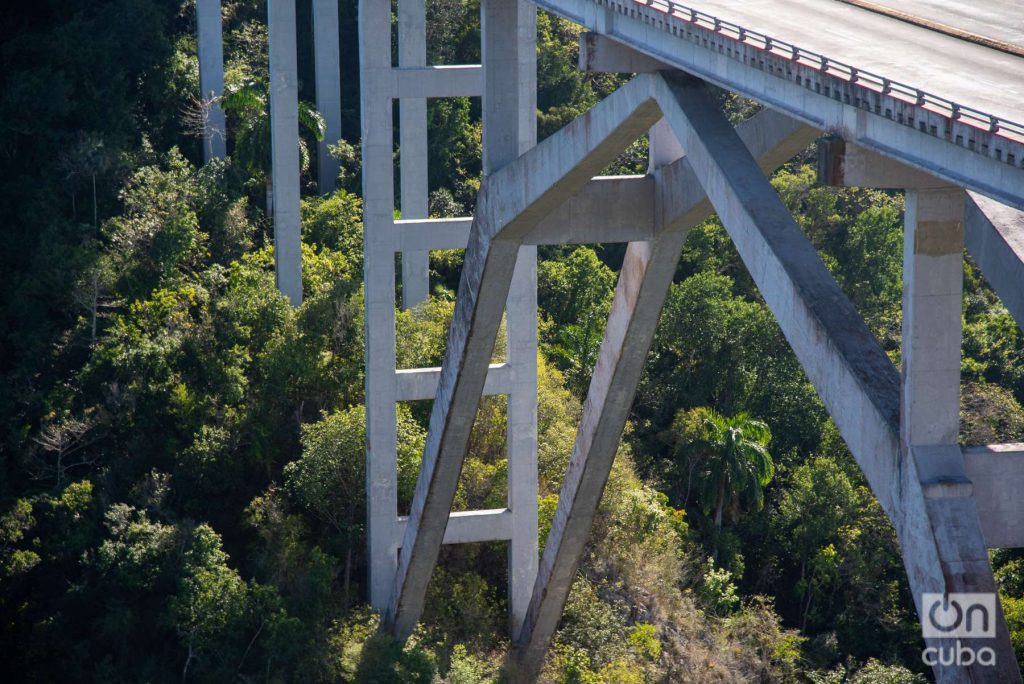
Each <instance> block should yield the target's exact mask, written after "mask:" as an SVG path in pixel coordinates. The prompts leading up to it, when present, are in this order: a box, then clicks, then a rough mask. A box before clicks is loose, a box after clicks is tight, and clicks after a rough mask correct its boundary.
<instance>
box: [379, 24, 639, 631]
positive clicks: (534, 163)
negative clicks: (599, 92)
mask: <svg viewBox="0 0 1024 684" xmlns="http://www.w3.org/2000/svg"><path fill="white" fill-rule="evenodd" d="M485 30H486V29H485ZM650 80H651V79H650V78H649V77H643V76H641V77H638V78H637V79H634V81H632V82H631V83H629V84H627V85H626V86H624V87H623V88H621V89H620V90H618V91H617V92H616V93H614V94H613V95H611V96H610V97H608V98H607V99H605V100H604V101H602V102H601V103H600V104H598V105H597V106H595V107H594V108H593V109H592V110H591V111H589V112H588V113H586V114H584V115H583V116H581V117H580V118H579V119H577V120H576V121H574V122H573V123H571V124H569V125H568V126H566V127H565V128H564V129H562V131H560V132H559V133H556V134H555V135H553V136H551V137H550V138H547V139H546V140H545V141H544V142H542V143H541V144H539V145H537V146H536V147H534V148H532V149H530V150H529V151H527V152H526V153H525V154H523V155H522V156H520V157H519V158H518V159H516V161H514V162H512V163H511V164H507V165H506V166H504V167H502V168H501V169H500V170H499V171H497V172H495V173H493V174H492V175H490V176H488V177H486V178H485V179H484V182H483V185H482V187H481V190H480V194H479V197H478V200H477V210H476V214H475V216H474V220H473V230H472V232H471V234H470V242H469V246H468V248H467V250H466V256H465V262H464V265H463V269H462V276H461V279H460V282H459V291H458V296H457V297H456V301H455V314H454V318H453V321H452V326H451V330H450V333H449V337H448V342H447V345H446V347H445V354H444V361H443V363H442V366H441V380H440V384H439V386H438V391H437V396H436V397H435V399H434V405H433V410H432V413H431V417H430V427H429V431H428V433H427V443H426V447H425V450H424V454H423V461H422V464H421V466H420V476H419V479H418V481H417V484H416V492H415V495H414V497H413V504H412V511H411V514H410V516H409V525H408V527H407V529H406V534H405V540H404V542H403V544H402V551H401V554H400V556H399V564H398V571H397V573H396V576H395V589H394V592H393V594H392V599H391V602H390V604H389V608H388V610H387V612H386V614H385V616H384V621H383V625H384V628H385V629H387V630H388V631H390V632H391V633H392V634H393V635H394V636H395V637H396V638H398V639H404V638H406V637H408V635H409V634H410V633H411V632H412V630H413V628H414V627H415V625H416V622H417V620H418V619H419V616H420V613H421V612H422V608H423V600H424V596H425V593H426V587H427V583H428V582H429V580H430V575H431V572H432V571H433V568H434V565H435V563H436V560H437V554H438V552H439V550H440V546H441V542H442V539H443V536H444V529H445V525H446V523H447V520H448V514H449V511H450V510H451V505H452V501H453V499H454V496H455V489H456V486H457V484H458V477H459V473H460V472H461V469H462V463H463V460H464V458H465V454H466V446H467V443H468V440H469V432H470V428H471V427H472V424H473V418H474V416H475V414H476V408H477V406H478V404H479V401H480V396H481V392H482V390H483V384H484V378H485V375H486V369H487V365H488V362H489V360H490V356H491V353H492V350H493V348H494V340H495V335H496V334H497V331H498V325H499V323H500V322H501V313H502V308H503V307H502V304H503V303H504V301H505V299H506V297H507V296H508V294H509V289H510V286H511V282H512V275H513V271H514V269H515V265H516V260H517V256H518V253H519V247H520V241H521V239H522V236H523V235H525V234H526V233H527V232H529V230H530V229H532V228H533V227H534V226H535V225H536V223H537V222H538V221H539V220H540V219H541V218H543V216H544V215H546V214H547V213H548V212H550V211H551V210H552V209H554V208H556V207H558V206H559V205H560V204H561V203H562V202H564V201H565V199H566V198H567V197H568V196H571V195H572V194H573V193H575V192H577V191H579V190H580V189H581V188H582V187H583V186H584V185H585V184H586V183H587V181H589V180H590V178H591V177H592V176H593V175H594V174H595V173H597V172H598V171H599V170H600V169H601V168H603V167H604V166H606V165H607V164H608V163H609V162H611V160H612V159H614V158H615V156H616V155H617V154H618V153H619V152H621V151H622V150H623V149H625V147H626V146H627V145H628V144H629V143H630V142H632V141H633V140H635V139H636V138H637V137H639V135H640V134H641V133H642V132H643V131H644V130H645V129H646V128H648V127H649V126H650V125H651V124H653V123H654V121H655V120H657V107H656V106H655V105H654V104H653V102H652V100H651V99H650V96H649V94H648V92H649V86H650ZM506 144H507V146H508V148H509V149H510V150H516V149H517V141H515V140H512V141H511V142H510V143H506ZM495 147H496V146H494V145H492V148H491V153H492V154H496V153H498V150H497V149H495ZM487 163H488V162H487V161H485V165H486V164H487ZM510 479H511V478H510Z"/></svg>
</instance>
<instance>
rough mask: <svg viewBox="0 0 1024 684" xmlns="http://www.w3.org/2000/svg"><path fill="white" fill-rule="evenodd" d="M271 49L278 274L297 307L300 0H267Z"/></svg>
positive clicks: (299, 266)
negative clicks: (297, 35) (297, 13)
mask: <svg viewBox="0 0 1024 684" xmlns="http://www.w3.org/2000/svg"><path fill="white" fill-rule="evenodd" d="M267 26H268V31H269V35H268V42H269V52H270V166H271V171H270V176H271V186H272V187H271V199H272V203H273V212H272V213H273V218H274V277H275V278H276V280H277V289H279V290H280V291H281V292H282V294H284V296H286V297H287V298H288V301H290V302H291V304H292V306H298V305H299V304H301V303H302V244H301V226H300V223H299V144H298V140H299V77H298V73H297V66H296V59H297V52H296V44H295V40H296V38H295V2H294V0H267Z"/></svg>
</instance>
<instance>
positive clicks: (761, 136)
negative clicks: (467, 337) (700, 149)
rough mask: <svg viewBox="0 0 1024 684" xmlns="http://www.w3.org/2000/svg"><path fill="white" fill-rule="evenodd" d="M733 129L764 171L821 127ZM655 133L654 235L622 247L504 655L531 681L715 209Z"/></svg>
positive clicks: (776, 117)
mask: <svg viewBox="0 0 1024 684" xmlns="http://www.w3.org/2000/svg"><path fill="white" fill-rule="evenodd" d="M737 133H738V135H739V137H740V139H741V140H742V141H743V143H744V144H745V145H746V146H747V148H748V149H749V150H750V151H751V153H753V154H754V155H756V156H757V158H758V163H759V164H760V165H761V167H762V168H764V169H765V170H766V171H771V170H774V169H775V168H777V167H778V166H780V165H781V164H783V163H784V162H785V161H787V160H789V159H790V158H792V156H793V155H795V154H797V153H798V152H800V151H802V150H803V149H805V148H806V147H807V145H809V144H810V143H811V142H813V140H814V139H815V138H816V137H817V135H818V133H817V132H816V131H815V130H814V129H812V128H810V127H808V126H804V125H802V124H800V123H798V122H795V121H793V120H792V119H789V118H788V117H784V116H782V115H780V114H777V113H775V112H771V111H764V112H761V113H759V114H757V115H756V116H754V117H752V118H751V119H749V120H747V121H745V122H743V123H742V124H740V126H739V127H738V129H737ZM651 140H652V147H651V169H650V170H651V174H652V175H650V176H648V177H649V178H650V179H651V180H652V181H653V185H654V189H653V194H654V196H653V198H652V201H651V206H653V207H655V213H656V219H655V226H652V232H653V233H654V235H655V236H656V237H655V238H653V241H652V242H647V243H636V242H635V243H631V244H630V245H629V247H628V248H627V251H626V257H625V260H624V261H623V267H622V271H621V272H620V274H619V280H618V283H617V285H616V290H615V295H614V299H613V303H612V310H611V313H610V316H609V320H608V325H607V327H606V330H605V333H604V338H603V339H602V342H601V350H600V352H599V356H598V363H597V366H596V368H595V370H594V377H593V379H592V380H591V384H590V390H589V392H588V395H587V401H586V403H585V405H584V409H583V418H582V420H581V422H580V427H579V430H578V431H577V435H576V442H575V444H574V446H573V452H572V455H571V457H570V465H569V470H568V474H567V476H566V480H565V483H564V484H563V487H562V492H561V495H560V497H559V504H558V508H557V510H556V513H555V518H554V521H553V523H552V527H551V532H550V533H549V535H548V542H547V544H546V546H545V548H544V556H543V558H542V561H541V572H540V574H539V575H538V578H537V583H536V585H535V586H534V590H533V597H532V600H531V604H530V612H529V614H528V618H527V621H526V623H525V624H524V626H523V629H522V630H521V631H520V632H519V634H518V635H517V636H516V638H515V640H514V642H513V650H512V652H511V653H510V655H509V673H510V676H511V678H512V681H514V682H528V681H533V678H535V677H536V674H537V672H538V671H539V669H540V667H541V666H542V665H543V660H544V654H545V652H546V650H547V648H548V645H549V643H550V640H551V636H552V634H553V633H554V630H555V628H556V627H557V625H558V620H559V617H560V615H561V612H562V610H563V608H564V606H565V601H566V599H567V597H568V593H569V590H570V588H571V584H572V578H573V576H574V574H575V571H576V568H577V566H578V564H579V560H580V557H581V555H582V552H583V547H584V544H585V542H586V538H587V535H588V534H589V531H590V527H591V524H592V521H593V517H594V514H595V512H596V509H597V506H598V503H599V502H600V499H601V493H602V491H603V489H604V484H605V482H606V481H607V478H608V473H609V471H610V469H611V465H612V459H613V458H614V456H615V451H616V449H617V447H618V443H619V439H620V437H621V433H622V427H623V425H624V424H625V420H626V417H627V416H628V412H629V409H630V407H631V405H632V400H633V396H634V394H635V392H636V386H637V383H638V382H639V377H640V372H641V371H642V369H643V362H644V360H645V358H646V355H647V351H648V349H649V347H650V343H651V339H652V338H653V334H654V330H655V328H656V326H657V321H658V316H659V314H660V312H661V307H662V305H663V303H664V298H665V294H666V292H667V290H668V286H669V285H670V284H671V281H672V277H673V275H674V273H675V269H676V265H677V263H678V261H679V253H680V251H681V249H682V245H683V242H684V241H685V239H686V235H687V233H688V231H689V229H690V228H691V227H693V226H695V225H697V224H698V223H700V222H701V221H703V220H704V219H706V218H707V217H708V216H710V214H711V212H712V207H711V204H710V202H708V200H707V198H706V196H705V195H704V193H703V191H702V190H701V189H700V185H699V183H698V181H697V177H696V174H695V172H694V170H693V168H692V167H691V166H690V163H689V162H688V161H687V159H686V158H685V157H682V156H681V155H682V148H681V147H680V146H679V145H678V142H677V141H676V139H675V135H674V134H673V133H672V131H671V130H670V129H669V128H668V126H667V125H666V124H665V122H664V121H661V122H659V123H658V124H656V125H655V127H654V128H652V129H651ZM556 213H557V212H556ZM553 216H554V214H553V215H552V217H553Z"/></svg>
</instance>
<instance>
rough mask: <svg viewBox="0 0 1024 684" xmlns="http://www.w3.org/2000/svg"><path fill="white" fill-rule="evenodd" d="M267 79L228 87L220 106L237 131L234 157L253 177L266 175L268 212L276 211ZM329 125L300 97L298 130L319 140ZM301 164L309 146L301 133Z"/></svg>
mask: <svg viewBox="0 0 1024 684" xmlns="http://www.w3.org/2000/svg"><path fill="white" fill-rule="evenodd" d="M268 91H269V89H268V86H267V84H266V83H265V82H262V81H259V80H251V81H246V82H245V83H243V84H241V85H237V86H232V87H229V88H227V92H225V94H224V97H223V98H221V102H220V104H221V107H223V108H224V111H225V112H226V113H227V115H228V116H230V117H232V125H231V126H229V128H230V130H231V131H233V132H234V135H233V143H234V147H233V149H232V151H231V157H232V160H233V161H234V163H235V164H238V165H239V166H240V167H241V168H242V169H244V170H245V172H246V173H247V174H248V176H249V177H250V178H260V179H263V181H264V183H265V184H266V192H267V195H266V198H267V206H266V209H267V215H268V216H269V215H271V214H272V213H273V194H272V191H273V182H274V181H273V177H272V175H271V173H270V99H269V97H268V95H267V93H268ZM326 129H327V125H326V124H325V123H324V118H323V117H322V116H321V115H320V112H318V111H317V110H316V108H315V107H313V105H311V104H309V103H308V102H304V101H302V100H299V132H300V133H301V132H303V131H305V132H306V133H308V134H309V135H311V136H312V137H313V138H314V139H315V140H316V141H317V142H320V141H321V140H323V139H324V131H325V130H326ZM299 165H300V168H301V169H302V170H303V171H305V170H306V169H308V168H309V148H308V147H307V145H306V141H305V140H303V139H302V136H301V135H300V136H299Z"/></svg>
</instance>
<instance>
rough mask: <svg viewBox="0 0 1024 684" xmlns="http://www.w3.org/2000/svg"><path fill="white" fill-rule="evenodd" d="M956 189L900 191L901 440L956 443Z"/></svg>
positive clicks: (959, 298)
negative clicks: (902, 196) (902, 198)
mask: <svg viewBox="0 0 1024 684" xmlns="http://www.w3.org/2000/svg"><path fill="white" fill-rule="evenodd" d="M963 217H964V191H963V190H961V189H960V188H940V189H933V190H908V191H907V193H906V212H905V214H904V221H903V327H902V329H903V353H902V366H903V369H902V372H903V392H902V400H901V406H902V420H901V422H900V429H901V439H902V441H903V443H904V444H905V445H907V446H909V447H914V446H916V445H936V444H952V445H955V444H956V443H957V436H958V435H959V433H960V339H961V335H960V317H961V313H962V311H961V310H962V306H963V251H964V223H963Z"/></svg>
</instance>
